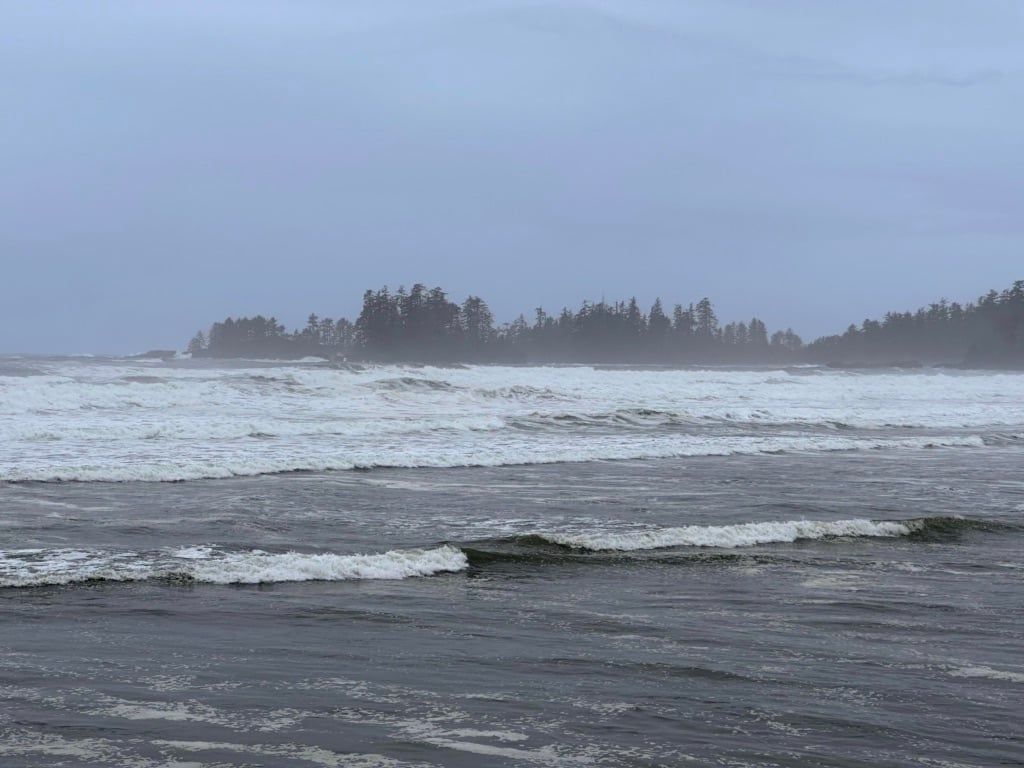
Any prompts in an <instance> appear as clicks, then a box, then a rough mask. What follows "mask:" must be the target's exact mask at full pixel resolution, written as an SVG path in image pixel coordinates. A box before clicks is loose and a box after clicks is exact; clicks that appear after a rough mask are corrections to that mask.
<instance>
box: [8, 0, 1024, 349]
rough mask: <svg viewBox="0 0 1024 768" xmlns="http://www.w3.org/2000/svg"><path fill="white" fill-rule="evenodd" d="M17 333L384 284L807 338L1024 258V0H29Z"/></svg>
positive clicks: (235, 308)
mask: <svg viewBox="0 0 1024 768" xmlns="http://www.w3.org/2000/svg"><path fill="white" fill-rule="evenodd" d="M0 18H2V19H3V21H2V24H0V73H2V75H0V259H2V262H3V269H2V272H0V281H2V282H0V288H2V294H0V352H17V351H40V352H44V351H45V352H71V353H75V352H102V351H113V352H131V351H138V350H141V349H145V348H150V347H181V346H183V345H184V344H185V342H186V341H187V340H188V337H190V336H191V335H192V334H193V333H194V332H195V331H196V330H197V329H198V328H200V327H206V326H208V325H209V324H210V323H211V322H212V321H214V320H218V319H222V318H223V317H224V316H226V315H229V314H230V315H242V314H256V313H263V314H267V315H269V314H275V315H276V316H277V317H278V319H279V320H281V321H283V322H285V323H286V324H287V325H289V326H293V325H297V324H302V323H303V322H304V320H305V316H306V314H308V313H309V312H310V311H315V312H317V313H319V314H321V315H329V316H332V317H338V316H339V315H345V316H348V317H350V318H354V317H355V315H356V314H357V313H358V311H359V304H360V299H361V295H362V292H363V290H364V289H365V288H370V287H372V288H377V287H380V286H381V285H383V284H388V285H389V286H391V287H393V288H395V287H397V286H398V285H399V284H401V283H405V284H406V285H409V284H411V283H413V282H424V283H427V284H428V285H430V286H433V285H441V286H442V287H444V288H445V289H446V290H448V292H449V294H450V295H451V297H452V298H453V299H455V300H458V301H461V300H462V299H463V298H464V297H465V295H466V294H468V293H476V294H479V295H481V296H483V298H485V299H486V300H487V301H488V303H489V304H490V305H491V307H492V309H493V310H494V312H495V314H496V316H497V317H498V319H499V320H511V319H512V317H513V316H514V315H515V314H518V312H520V311H523V312H526V313H527V314H528V315H529V314H530V313H531V312H532V309H533V307H535V306H537V305H543V306H545V308H547V309H548V310H549V311H557V310H559V309H560V308H561V307H562V306H563V305H569V306H570V307H573V308H575V307H576V306H578V304H579V302H580V301H581V300H582V299H584V298H600V297H601V296H602V295H603V296H605V297H607V298H608V299H616V298H628V297H629V296H631V295H636V296H637V297H638V298H639V299H640V301H641V302H642V303H643V304H644V305H645V306H649V305H650V303H651V301H652V300H653V299H654V297H655V296H656V295H660V296H661V297H662V298H663V300H665V301H666V302H667V303H670V304H671V303H674V302H676V301H680V302H683V303H688V302H691V301H696V300H697V299H699V298H700V297H702V296H705V295H707V296H709V297H711V299H712V301H714V303H715V305H716V308H717V309H718V313H719V315H720V317H722V318H723V319H724V320H730V319H747V318H749V316H750V315H757V316H759V317H761V318H762V319H764V320H765V321H766V322H767V323H768V325H769V327H770V328H771V329H773V330H774V329H775V328H778V327H779V326H783V327H784V326H787V325H792V326H793V328H794V329H795V330H797V331H798V332H799V333H801V334H803V335H804V336H805V337H806V338H809V337H814V336H816V335H819V334H822V333H831V332H836V331H841V330H842V329H843V328H844V327H845V326H846V325H847V324H848V323H849V322H852V321H857V322H859V321H860V320H861V319H863V318H864V317H866V316H876V315H879V314H881V313H883V312H885V311H886V310H888V309H897V308H914V307H916V306H919V305H921V304H924V303H927V302H929V301H931V300H933V299H937V298H939V297H942V296H947V297H949V298H951V299H954V300H964V299H971V298H974V297H976V296H977V295H978V294H979V293H980V292H982V291H984V290H986V289H988V288H1003V287H1007V286H1008V285H1009V284H1010V282H1012V281H1013V280H1014V279H1021V278H1024V247H1022V246H1024V3H1022V2H1020V0H1008V1H1007V2H994V1H986V0H971V1H970V2H968V1H967V0H962V1H961V2H951V1H949V0H919V1H917V2H914V1H905V2H896V3H894V2H891V0H832V1H831V2H821V1H820V0H800V1H797V0H777V1H776V2H765V1H764V0H747V1H746V2H744V1H741V0H701V1H699V2H698V1H695V0H672V1H665V2H656V1H655V0H557V1H554V2H526V1H525V0H517V1H513V0H472V1H469V0H467V1H466V2H460V1H456V0H407V1H404V2H398V1H396V0H367V1H366V2H363V1H361V0H359V1H357V0H348V1H344V0H322V1H321V0H287V1H286V0H279V1H278V2H268V1H261V0H244V1H243V0H238V1H237V2H211V0H180V1H178V2H151V3H149V2H147V3H136V2H130V1H129V0H122V1H121V2H89V3H82V2H77V1H70V2H64V3H58V2H46V1H45V0H34V1H33V2H20V1H19V2H13V1H8V0H0Z"/></svg>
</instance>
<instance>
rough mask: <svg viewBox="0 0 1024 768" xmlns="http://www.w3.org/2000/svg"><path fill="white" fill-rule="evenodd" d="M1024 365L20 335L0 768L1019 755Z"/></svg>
mask: <svg viewBox="0 0 1024 768" xmlns="http://www.w3.org/2000/svg"><path fill="white" fill-rule="evenodd" d="M1022 712H1024V376H1022V375H1019V374H982V373H970V372H952V371H931V370H919V371H911V372H906V371H871V372H853V371H834V370H829V369H823V368H816V367H795V368H790V369H786V370H769V369H759V370H741V369H712V370H707V369H684V370H657V369H654V370H629V369H622V368H605V369H601V368H592V367H576V366H567V367H544V368H531V367H508V368H506V367H490V366H488V367H469V368H446V369H440V368H417V367H395V366H379V367H355V366H353V367H332V366H330V365H329V364H327V363H324V362H322V361H315V360H309V361H301V362H298V363H289V364H281V363H272V362H258V361H248V362H244V361H243V362H232V363H216V364H215V363H210V362H193V361H188V360H181V361H170V362H153V361H138V360H125V359H101V358H80V359H57V358H10V357H8V358H0V766H4V767H5V768H6V767H7V766H95V765H110V766H126V767H127V766H130V767H132V768H135V767H141V766H175V767H177V768H182V767H184V766H189V767H194V768H198V767H199V766H204V767H210V768H212V767H214V766H217V767H221V766H288V767H291V766H306V767H307V768H308V766H363V767H366V768H370V767H371V766H372V767H377V766H549V765H550V766H562V765H565V766H578V765H593V766H662V765H671V766H676V765H698V766H699V765H714V766H869V765H870V766H875V765H923V766H950V767H952V766H958V767H959V766H999V765H1018V766H1019V765H1024V727H1022V726H1021V721H1022Z"/></svg>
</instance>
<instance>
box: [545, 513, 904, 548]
mask: <svg viewBox="0 0 1024 768" xmlns="http://www.w3.org/2000/svg"><path fill="white" fill-rule="evenodd" d="M920 527H921V524H920V522H919V521H913V520H903V521H887V520H857V519H855V520H833V521H820V520H786V521H780V522H768V523H740V524H738V525H707V526H705V525H687V526H683V527H680V528H659V529H656V530H650V531H625V532H596V533H542V534H537V538H538V539H539V540H541V541H543V542H547V543H550V544H556V545H558V546H561V547H566V548H568V549H576V550H585V551H590V552H609V551H615V552H633V551H637V550H648V549H667V548H670V547H718V548H725V549H733V548H736V547H753V546H756V545H758V544H781V543H788V542H793V541H799V540H802V539H826V538H836V537H893V536H907V535H909V534H911V533H913V532H914V531H915V530H918V529H919V528H920Z"/></svg>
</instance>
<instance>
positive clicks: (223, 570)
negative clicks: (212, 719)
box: [0, 545, 468, 587]
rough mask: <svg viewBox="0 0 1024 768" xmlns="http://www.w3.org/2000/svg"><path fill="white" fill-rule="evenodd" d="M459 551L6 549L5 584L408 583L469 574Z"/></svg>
mask: <svg viewBox="0 0 1024 768" xmlns="http://www.w3.org/2000/svg"><path fill="white" fill-rule="evenodd" d="M467 567H468V561H467V559H466V556H465V554H463V552H462V551H461V550H459V549H457V548H455V547H451V546H447V545H445V546H442V547H437V548H435V549H407V550H392V551H389V552H384V553H381V554H357V555H340V554H330V553H325V554H308V553H301V552H285V553H281V554H271V553H267V552H262V551H260V550H253V551H250V552H219V551H217V550H215V549H213V548H211V547H205V546H204V547H185V548H182V549H178V550H176V551H174V552H172V553H150V554H144V553H135V552H106V551H100V550H96V551H79V550H67V549H53V550H38V549H34V550H7V551H3V550H0V587H36V586H44V585H61V584H74V583H79V582H83V581H96V580H104V581H143V580H147V579H157V578H183V579H192V580H195V581H198V582H203V583H208V584H267V583H276V582H290V581H348V580H357V579H407V578H412V577H417V576H433V575H435V574H439V573H452V572H457V571H462V570H465V569H466V568H467Z"/></svg>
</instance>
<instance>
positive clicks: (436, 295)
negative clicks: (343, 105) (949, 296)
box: [188, 280, 1024, 367]
mask: <svg viewBox="0 0 1024 768" xmlns="http://www.w3.org/2000/svg"><path fill="white" fill-rule="evenodd" d="M188 352H190V353H191V354H192V355H193V356H194V357H216V358H234V357H251V358H299V357H305V356H324V357H329V358H336V359H344V360H350V361H368V362H418V363H458V362H477V363H480V362H485V363H486V362H491V363H612V364H614V363H623V364H684V363H718V364H729V363H735V364H743V363H752V364H756V363H800V362H817V363H831V364H835V365H850V366H858V365H887V364H899V365H914V364H948V365H966V366H979V367H1024V280H1019V281H1017V282H1015V283H1014V284H1013V286H1012V287H1010V288H1009V289H1007V290H1005V291H1002V292H998V291H990V292H989V293H987V294H985V295H984V296H982V297H980V298H979V299H978V300H977V301H976V302H969V303H966V304H959V303H956V302H948V301H946V300H945V299H943V300H940V301H938V302H935V303H933V304H931V305H929V306H928V307H926V308H921V309H918V310H917V311H914V312H889V313H887V314H886V315H885V316H884V317H883V318H881V319H879V320H870V319H868V320H864V321H863V322H862V323H861V324H860V325H850V326H849V327H848V328H847V330H846V331H845V332H844V333H842V334H839V335H835V336H826V337H822V338H819V339H817V340H815V341H813V342H811V343H810V344H806V345H805V344H804V343H803V340H802V339H801V338H800V337H799V336H798V335H797V334H796V333H794V332H793V331H792V329H786V330H775V331H774V332H770V331H769V329H768V328H767V327H766V325H765V324H764V322H762V321H761V320H759V319H758V318H756V317H753V318H751V319H749V320H742V321H733V322H728V323H726V324H724V325H723V324H721V323H720V321H719V319H718V317H717V315H716V313H715V309H714V306H713V305H712V303H711V301H710V300H709V299H708V298H702V299H701V300H700V301H698V302H696V303H695V304H688V305H685V306H684V305H682V304H675V305H673V307H672V309H671V310H667V309H666V307H665V305H664V304H663V303H662V301H661V300H660V299H656V300H655V302H654V303H653V304H652V305H651V307H650V308H648V309H647V310H644V309H643V308H641V307H640V306H639V304H638V303H637V301H636V299H635V298H634V299H629V300H628V301H615V302H606V301H605V300H603V299H602V300H601V301H597V302H591V301H584V302H583V304H582V305H581V306H580V307H579V309H577V310H576V311H571V310H570V309H568V308H564V309H562V310H561V312H559V313H557V314H549V313H548V312H547V311H546V310H544V309H543V308H540V307H538V308H537V309H535V310H534V312H533V313H532V315H531V317H530V318H529V319H527V317H526V316H525V315H519V317H517V318H516V319H515V320H513V321H512V322H508V323H502V324H496V323H495V320H494V316H493V314H492V313H491V311H490V309H489V308H488V306H487V303H486V302H485V301H484V300H483V299H481V298H480V297H478V296H469V297H468V298H466V299H465V300H464V301H463V302H462V303H461V304H459V303H456V302H454V301H452V300H451V299H449V297H448V295H447V294H446V293H445V291H444V290H442V289H441V288H433V289H428V288H427V287H426V286H425V285H423V284H420V283H417V284H416V285H414V286H413V287H412V288H411V289H409V290H406V289H405V288H399V289H398V290H397V291H394V292H391V291H389V290H388V288H386V287H385V288H381V289H380V290H377V291H372V290H368V291H366V292H365V293H364V294H363V306H362V311H361V312H360V314H359V316H358V317H357V318H356V319H355V321H351V320H348V319H346V318H341V319H338V320H334V319H332V318H329V317H323V318H321V317H318V316H317V315H315V314H311V315H310V316H309V318H308V320H307V322H306V325H305V327H304V328H301V329H295V330H291V331H290V330H288V329H287V328H285V327H284V326H283V325H282V324H280V323H279V322H277V320H276V319H275V318H274V317H269V318H267V317H263V316H262V315H257V316H256V317H240V318H230V317H229V318H227V319H225V320H223V321H222V322H216V323H214V324H213V325H212V326H211V327H210V329H209V331H207V332H203V331H200V332H199V333H197V334H196V335H195V336H194V337H193V338H192V340H191V341H190V342H189V344H188Z"/></svg>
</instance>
